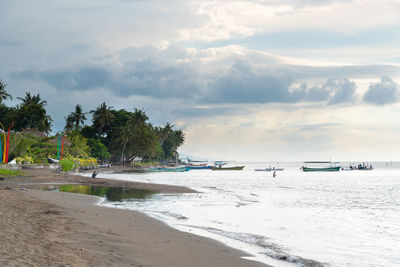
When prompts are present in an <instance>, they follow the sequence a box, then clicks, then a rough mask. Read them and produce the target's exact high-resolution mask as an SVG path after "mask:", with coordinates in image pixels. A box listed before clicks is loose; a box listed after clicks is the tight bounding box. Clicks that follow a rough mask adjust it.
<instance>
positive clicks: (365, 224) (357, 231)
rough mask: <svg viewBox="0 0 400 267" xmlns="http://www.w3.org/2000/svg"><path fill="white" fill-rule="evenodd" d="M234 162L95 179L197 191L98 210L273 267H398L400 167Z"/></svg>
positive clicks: (112, 204) (389, 164)
mask: <svg viewBox="0 0 400 267" xmlns="http://www.w3.org/2000/svg"><path fill="white" fill-rule="evenodd" d="M237 164H238V165H241V164H243V165H245V166H246V167H245V168H244V169H243V170H242V171H212V170H191V171H188V172H174V173H172V172H159V173H156V172H152V173H150V172H149V173H137V172H132V173H126V172H124V173H100V174H99V176H98V177H102V178H107V179H118V180H126V181H138V182H145V183H157V184H168V185H177V186H186V187H189V188H192V189H194V190H196V191H198V193H185V194H154V195H151V196H150V197H148V198H146V199H129V200H126V201H123V202H111V201H107V200H104V201H103V202H102V203H101V205H105V206H110V207H115V208H122V209H133V210H138V211H141V212H143V213H146V214H148V215H150V216H151V217H154V218H156V219H158V220H161V221H163V222H165V223H166V224H168V225H169V226H171V227H173V228H176V229H178V230H181V231H185V232H190V233H193V234H197V235H201V236H206V237H209V238H213V239H215V240H218V241H220V242H223V243H225V244H226V245H228V246H230V247H234V248H237V249H240V250H243V251H245V252H247V253H248V254H249V255H251V256H249V257H247V258H249V259H250V260H256V261H260V262H264V263H266V264H269V265H272V266H400V253H399V249H400V163H399V162H372V163H368V164H372V165H373V166H374V169H373V170H364V171H361V170H353V171H340V172H302V171H301V170H300V167H301V166H302V163H301V162H288V163H282V162H280V163H279V164H278V163H276V162H270V163H268V162H245V163H243V162H242V163H239V162H238V163H237ZM349 164H352V163H342V165H343V166H349ZM353 165H354V164H353ZM269 166H275V167H277V166H279V167H281V168H284V170H283V171H279V172H277V176H276V177H273V175H272V172H258V171H255V169H257V168H266V167H269Z"/></svg>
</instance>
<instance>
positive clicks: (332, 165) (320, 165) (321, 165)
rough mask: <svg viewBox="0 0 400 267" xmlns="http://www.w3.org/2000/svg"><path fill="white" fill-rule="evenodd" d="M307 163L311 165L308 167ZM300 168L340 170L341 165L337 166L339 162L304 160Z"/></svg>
mask: <svg viewBox="0 0 400 267" xmlns="http://www.w3.org/2000/svg"><path fill="white" fill-rule="evenodd" d="M307 164H311V165H312V167H308V166H307ZM328 164H329V165H328ZM301 169H302V170H303V172H337V171H340V169H341V167H340V166H339V162H332V161H305V162H304V166H302V167H301Z"/></svg>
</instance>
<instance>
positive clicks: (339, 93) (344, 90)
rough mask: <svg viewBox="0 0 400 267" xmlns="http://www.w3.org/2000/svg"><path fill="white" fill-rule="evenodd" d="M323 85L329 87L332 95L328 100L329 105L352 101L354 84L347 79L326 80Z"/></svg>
mask: <svg viewBox="0 0 400 267" xmlns="http://www.w3.org/2000/svg"><path fill="white" fill-rule="evenodd" d="M324 86H325V87H330V88H331V91H332V93H333V95H332V96H331V98H330V99H329V101H328V104H329V105H336V104H345V103H354V102H355V92H356V84H355V82H352V81H349V80H348V79H343V80H333V79H330V80H328V81H327V82H326V83H325V85H324Z"/></svg>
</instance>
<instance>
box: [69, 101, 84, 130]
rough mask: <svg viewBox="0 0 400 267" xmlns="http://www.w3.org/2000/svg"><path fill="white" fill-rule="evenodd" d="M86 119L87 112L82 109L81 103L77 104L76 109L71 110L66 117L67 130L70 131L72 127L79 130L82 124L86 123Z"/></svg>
mask: <svg viewBox="0 0 400 267" xmlns="http://www.w3.org/2000/svg"><path fill="white" fill-rule="evenodd" d="M85 120H86V113H84V112H83V111H82V107H81V105H79V104H78V105H76V106H75V111H74V112H71V113H70V114H69V115H68V117H67V118H65V121H66V123H65V128H64V129H65V130H67V131H70V130H72V129H75V130H79V129H80V128H81V127H80V124H84V123H85Z"/></svg>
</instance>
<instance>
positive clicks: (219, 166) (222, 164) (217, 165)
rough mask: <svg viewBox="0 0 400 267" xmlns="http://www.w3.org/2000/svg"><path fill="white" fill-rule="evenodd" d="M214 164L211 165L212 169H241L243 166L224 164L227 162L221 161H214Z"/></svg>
mask: <svg viewBox="0 0 400 267" xmlns="http://www.w3.org/2000/svg"><path fill="white" fill-rule="evenodd" d="M214 164H215V166H212V167H211V169H212V170H213V171H241V170H243V168H244V167H245V166H236V165H235V166H225V165H226V164H227V163H226V162H223V161H216V162H214Z"/></svg>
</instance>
